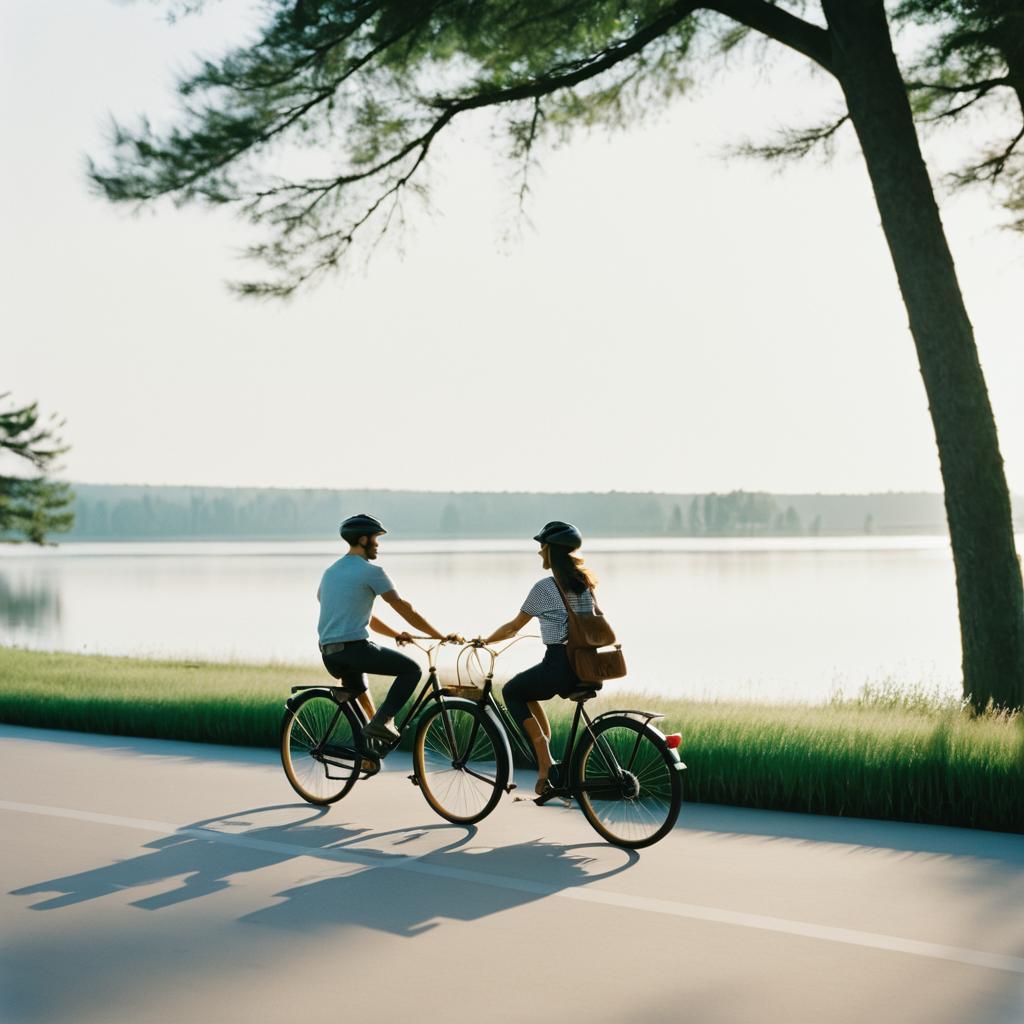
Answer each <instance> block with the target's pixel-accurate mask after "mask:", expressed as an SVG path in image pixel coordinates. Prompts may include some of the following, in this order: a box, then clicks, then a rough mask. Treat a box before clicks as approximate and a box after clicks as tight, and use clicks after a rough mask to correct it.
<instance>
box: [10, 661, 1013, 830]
mask: <svg viewBox="0 0 1024 1024" xmlns="http://www.w3.org/2000/svg"><path fill="white" fill-rule="evenodd" d="M324 680H325V676H324V673H323V670H322V669H320V668H317V667H296V666H289V665H241V664H212V663H206V662H184V661H149V660H138V659H132V658H111V657H102V656H91V655H73V654H41V653H36V652H28V651H22V650H16V649H10V648H0V721H4V722H8V723H12V724H19V725H31V726H39V727H46V728H54V729H77V730H84V731H91V732H103V733H116V734H124V735H133V736H152V737H161V738H165V739H180V740H195V741H200V742H210V743H233V744H241V745H249V746H261V747H262V746H268V747H269V746H276V745H277V741H278V730H279V728H280V722H281V713H282V707H283V701H284V698H285V697H286V696H287V695H288V693H289V689H290V687H291V686H292V685H296V684H300V683H318V682H323V681H324ZM373 689H374V690H375V691H376V694H377V696H378V698H379V696H380V695H381V693H382V691H383V686H382V685H381V684H380V683H379V682H378V683H375V684H374V685H373ZM607 690H608V694H607V695H603V696H602V697H601V698H600V699H599V700H598V701H595V702H594V703H592V704H589V705H588V710H590V711H591V713H593V714H596V713H598V712H600V711H602V710H608V709H610V708H623V707H625V708H649V709H650V710H659V711H661V712H663V713H664V714H665V719H664V720H663V721H662V722H661V723H660V724H661V725H662V727H663V728H664V729H665V731H666V732H681V733H682V734H683V742H682V747H681V748H680V753H681V754H682V757H683V760H684V761H686V763H687V765H688V766H689V768H688V771H687V772H686V773H685V776H684V783H683V785H684V794H685V797H686V799H688V800H692V801H702V802H712V803H724V804H737V805H743V806H749V807H763V808H773V809H778V810H788V811H803V812H810V813H817V814H843V815H851V816H856V817H869V818H891V819H898V820H902V821H917V822H928V823H934V824H945V825H962V826H970V827H974V828H988V829H997V830H1001V831H1009V832H1024V720H1022V717H1021V716H1010V715H1005V714H1002V715H1001V714H995V713H992V714H987V715H983V716H977V717H975V716H972V715H971V714H970V713H969V712H968V711H966V710H965V709H963V708H962V707H961V705H960V703H959V702H958V701H956V700H951V699H949V698H945V697H941V696H939V695H937V694H928V693H927V692H922V691H911V692H907V691H901V690H896V689H894V688H892V687H882V688H875V689H873V690H872V689H866V690H864V691H862V692H861V693H860V694H858V695H857V696H855V697H852V698H849V699H843V698H841V697H840V698H836V699H835V700H833V701H832V702H830V703H828V704H824V705H806V704H800V705H789V704H778V705H774V704H769V705H765V704H750V703H740V702H711V701H689V700H678V699H676V700H673V699H666V698H664V697H654V696H650V695H644V694H637V693H627V692H624V691H617V690H615V688H614V684H609V685H608V687H607ZM549 708H550V712H549V713H550V714H551V721H552V729H553V733H554V735H553V742H552V746H553V749H554V750H555V752H556V755H557V752H558V751H559V750H561V749H562V747H563V746H564V743H565V739H566V737H567V734H568V730H569V724H570V717H571V712H572V710H573V708H574V705H572V704H569V703H568V702H563V701H557V700H556V701H552V702H551V704H550V705H549Z"/></svg>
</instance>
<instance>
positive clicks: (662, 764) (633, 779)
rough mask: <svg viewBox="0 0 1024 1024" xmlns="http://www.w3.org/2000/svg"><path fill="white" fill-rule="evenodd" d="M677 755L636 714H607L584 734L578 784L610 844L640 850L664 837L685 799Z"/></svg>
mask: <svg viewBox="0 0 1024 1024" xmlns="http://www.w3.org/2000/svg"><path fill="white" fill-rule="evenodd" d="M677 763H678V762H677V761H676V759H675V758H674V757H673V756H672V753H671V751H670V750H669V749H668V747H667V746H666V745H665V743H664V742H663V741H662V740H661V739H659V737H658V735H657V733H655V732H653V731H651V730H650V729H648V728H647V727H646V726H645V725H643V724H642V723H640V722H638V721H636V720H635V719H632V718H626V717H621V718H618V717H616V718H606V719H604V720H603V721H599V722H597V723H596V724H595V726H594V730H593V734H591V733H590V731H587V732H585V733H584V738H583V740H582V741H581V746H580V748H579V752H578V755H577V756H576V758H575V759H574V772H573V786H574V789H575V791H576V799H577V800H578V801H579V805H580V809H581V810H582V811H583V814H584V816H585V817H586V819H587V821H589V822H590V824H591V825H593V827H594V828H595V829H596V830H597V832H598V834H599V835H601V836H602V837H603V838H604V839H606V840H607V841H608V842H609V843H614V844H615V845H616V846H625V847H629V848H630V849H633V850H638V849H640V848H641V847H644V846H650V845H651V844H652V843H656V842H657V841H658V840H659V839H661V838H663V837H664V836H665V835H667V833H668V832H669V831H670V830H671V829H672V826H673V825H675V823H676V819H677V818H678V817H679V808H680V807H681V806H682V802H683V785H682V782H681V781H680V778H679V771H678V769H677V768H676V765H677Z"/></svg>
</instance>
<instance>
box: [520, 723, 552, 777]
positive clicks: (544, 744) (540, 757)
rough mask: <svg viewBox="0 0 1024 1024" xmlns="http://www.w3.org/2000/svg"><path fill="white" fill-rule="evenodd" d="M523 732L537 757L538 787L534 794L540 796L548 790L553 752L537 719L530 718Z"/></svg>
mask: <svg viewBox="0 0 1024 1024" xmlns="http://www.w3.org/2000/svg"><path fill="white" fill-rule="evenodd" d="M523 732H525V733H526V735H527V736H528V737H529V738H530V743H531V744H532V745H533V752H534V753H535V754H536V755H537V785H536V786H534V792H535V793H537V794H538V796H539V795H540V794H541V793H543V792H544V790H545V789H547V785H548V772H550V771H551V750H550V749H549V747H548V740H547V737H546V736H545V735H544V733H543V731H542V730H541V727H540V725H539V723H538V722H537V719H536V718H528V719H527V720H526V721H525V722H523Z"/></svg>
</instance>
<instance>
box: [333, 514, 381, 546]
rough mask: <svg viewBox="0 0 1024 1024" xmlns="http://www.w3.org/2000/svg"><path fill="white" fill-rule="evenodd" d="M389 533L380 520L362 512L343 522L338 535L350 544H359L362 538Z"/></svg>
mask: <svg viewBox="0 0 1024 1024" xmlns="http://www.w3.org/2000/svg"><path fill="white" fill-rule="evenodd" d="M387 532H388V531H387V530H385V529H384V524H383V523H382V522H381V521H380V520H379V519H375V518H374V517H373V516H368V515H367V514H366V513H365V512H360V513H359V515H357V516H349V517H348V519H345V520H343V521H342V524H341V526H340V527H339V528H338V533H340V534H341V536H342V538H343V539H344V540H346V541H348V543H349V544H358V543H359V538H360V537H372V536H373V535H374V534H376V533H387Z"/></svg>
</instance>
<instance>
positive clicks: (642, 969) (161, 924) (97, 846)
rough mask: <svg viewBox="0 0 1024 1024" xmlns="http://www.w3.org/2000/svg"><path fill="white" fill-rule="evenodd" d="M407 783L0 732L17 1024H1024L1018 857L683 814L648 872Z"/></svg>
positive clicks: (566, 817) (980, 845)
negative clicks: (297, 778)
mask: <svg viewBox="0 0 1024 1024" xmlns="http://www.w3.org/2000/svg"><path fill="white" fill-rule="evenodd" d="M388 767H389V768H390V770H389V771H386V772H384V773H382V774H381V775H380V776H379V777H378V778H376V779H374V780H373V781H372V782H368V783H361V784H360V785H358V786H357V787H356V788H355V790H353V792H352V793H351V794H350V796H349V797H347V798H346V799H345V800H344V801H342V803H340V804H338V805H337V806H335V807H334V808H332V809H330V810H329V811H327V812H321V811H319V810H317V809H315V808H311V807H308V806H306V805H303V804H300V803H296V801H295V798H294V795H293V794H292V792H291V790H290V789H289V788H288V786H287V784H286V783H285V781H284V778H283V776H282V775H281V772H280V769H279V767H278V765H277V764H276V760H275V755H274V754H273V753H272V752H266V751H244V750H236V749H233V748H227V747H212V746H204V745H196V744H184V743H167V742H162V741H152V740H132V739H120V738H111V737H89V736H84V735H80V734H76V733H57V732H46V731H37V730H30V729H15V728H10V727H2V726H0V780H2V783H0V837H2V847H0V851H2V853H0V856H2V859H0V863H2V873H3V875H2V882H3V890H2V891H3V896H2V897H0V899H2V911H0V929H2V944H3V953H2V957H3V959H2V972H3V973H2V976H0V1019H2V1020H3V1021H4V1022H5V1024H28V1022H45V1024H63V1022H68V1024H72V1022H73V1024H91V1022H103V1024H119V1022H122V1021H125V1022H127V1021H130V1022H133V1024H150V1022H165V1021H166V1022H176V1024H177V1022H186V1021H187V1022H193V1021H194V1022H198V1024H205V1022H207V1021H215V1022H217V1024H234V1022H236V1021H237V1022H245V1024H262V1022H277V1021H282V1022H283V1021H289V1022H291V1021H301V1020H324V1021H332V1022H333V1021H338V1020H348V1021H354V1020H356V1019H358V1020H361V1021H362V1020H373V1021H382V1022H391V1021H399V1020H401V1021H403V1022H405V1021H422V1022H429V1024H433V1022H435V1021H437V1022H441V1021H443V1022H445V1024H460V1022H463V1021H466V1022H469V1021H472V1022H473V1024H480V1022H487V1024H490V1022H504V1021H516V1022H525V1024H543V1022H547V1021H560V1022H562V1021H564V1022H572V1021H577V1020H580V1021H582V1020H586V1021H587V1022H588V1024H601V1022H625V1021H634V1020H651V1021H657V1020H665V1021H678V1020H685V1021H687V1022H688V1024H705V1022H707V1024H717V1022H727V1021H728V1022H743V1024H746V1022H754V1021H756V1022H773V1021H785V1022H786V1024H801V1022H808V1024H812V1022H813V1024H833V1022H836V1024H842V1022H848V1021H849V1022H854V1021H856V1022H858V1024H860V1022H864V1021H871V1022H873V1024H884V1022H889V1021H892V1022H899V1024H916V1022H928V1024H943V1022H951V1024H952V1022H956V1024H961V1022H964V1024H966V1022H970V1024H985V1022H1005V1024H1010V1022H1013V1024H1020V1022H1021V1021H1022V1020H1024V837H1020V836H1007V835H1000V834H996V833H986V832H971V831H966V830H960V829H944V828H934V827H929V826H913V825H899V824H891V823H879V822H868V821H858V820H843V819H837V818H821V817H812V816H804V815H793V814H776V813H771V812H765V811H746V810H739V809H733V808H724V807H710V806H684V810H683V815H682V817H681V823H680V827H678V828H677V829H676V830H675V832H674V833H673V834H672V835H671V836H669V837H668V838H667V839H665V840H664V841H663V842H662V843H660V844H659V845H658V846H656V847H654V848H652V849H651V850H648V851H643V852H642V853H640V854H628V853H626V852H624V851H621V850H617V849H614V848H612V847H609V846H607V845H605V844H603V843H601V842H600V841H599V840H598V838H597V836H596V834H595V833H593V832H591V830H590V828H589V826H588V825H587V824H586V822H585V821H584V819H583V818H582V816H581V815H580V814H579V813H578V812H577V811H575V810H568V809H563V808H555V807H546V808H538V807H535V806H534V805H533V804H532V803H528V802H520V803H515V804H514V803H512V802H511V801H505V802H504V803H503V804H502V805H501V806H499V808H498V810H497V811H495V813H494V814H493V815H492V816H491V817H490V818H489V819H488V820H487V821H485V822H483V823H482V824H481V825H480V826H478V827H477V828H476V829H472V828H458V827H454V826H450V825H446V824H444V823H442V822H441V821H440V820H439V819H437V818H436V817H434V815H433V814H432V812H431V811H430V809H429V808H428V807H427V805H426V803H425V802H424V801H423V799H422V797H421V796H420V794H419V792H418V791H417V790H416V789H415V788H414V787H413V786H411V785H410V784H409V782H408V781H407V779H406V777H405V776H406V773H407V771H408V762H406V763H405V765H402V764H395V765H394V766H392V765H391V763H390V762H389V763H388ZM403 769H404V770H403ZM520 781H527V780H525V779H523V780H520Z"/></svg>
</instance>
